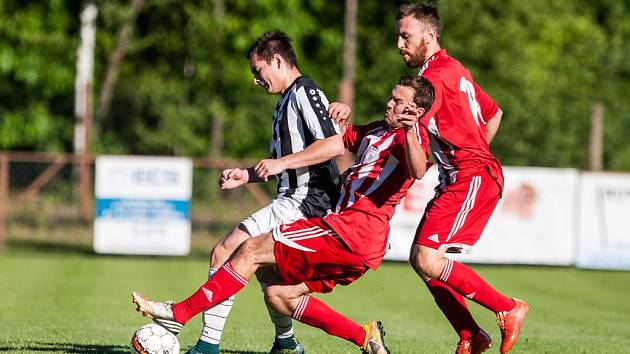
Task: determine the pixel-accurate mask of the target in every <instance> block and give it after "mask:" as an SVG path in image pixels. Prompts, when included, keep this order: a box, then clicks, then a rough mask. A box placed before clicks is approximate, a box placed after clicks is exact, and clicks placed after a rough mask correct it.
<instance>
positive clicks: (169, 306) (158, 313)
mask: <svg viewBox="0 0 630 354" xmlns="http://www.w3.org/2000/svg"><path fill="white" fill-rule="evenodd" d="M131 301H132V302H133V303H134V304H136V311H138V312H141V313H142V315H143V316H145V317H149V318H151V319H152V320H153V322H155V323H157V324H159V325H160V326H162V327H164V328H166V329H167V330H168V331H169V332H171V333H173V334H175V335H177V334H178V333H179V331H181V330H182V327H184V324H183V323H180V322H177V321H176V320H175V316H174V315H173V305H174V304H173V302H172V301H167V302H156V301H151V300H149V299H147V298H146V296H144V295H142V294H141V293H138V292H135V291H134V292H133V293H132V294H131Z"/></svg>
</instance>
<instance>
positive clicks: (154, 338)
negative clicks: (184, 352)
mask: <svg viewBox="0 0 630 354" xmlns="http://www.w3.org/2000/svg"><path fill="white" fill-rule="evenodd" d="M130 346H131V353H132V354H178V353H179V341H178V340H177V337H175V335H174V334H173V333H171V332H169V331H167V330H166V329H164V327H162V326H160V325H157V324H155V323H150V324H147V325H144V326H142V327H140V328H138V330H137V331H136V333H134V334H133V336H132V337H131V345H130Z"/></svg>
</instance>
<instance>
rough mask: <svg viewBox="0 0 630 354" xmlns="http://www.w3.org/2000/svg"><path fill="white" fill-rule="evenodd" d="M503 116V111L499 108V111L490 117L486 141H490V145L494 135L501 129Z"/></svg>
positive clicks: (487, 124)
mask: <svg viewBox="0 0 630 354" xmlns="http://www.w3.org/2000/svg"><path fill="white" fill-rule="evenodd" d="M501 117H503V111H502V110H501V109H499V110H498V111H497V113H496V114H495V115H494V116H492V118H490V119H489V120H488V121H487V123H486V141H488V145H490V142H491V141H492V139H494V136H495V135H496V134H497V131H498V130H499V125H500V124H501Z"/></svg>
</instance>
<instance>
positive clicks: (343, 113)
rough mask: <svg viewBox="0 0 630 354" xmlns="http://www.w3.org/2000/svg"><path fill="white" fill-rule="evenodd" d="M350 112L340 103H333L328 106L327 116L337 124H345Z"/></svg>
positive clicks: (346, 106) (347, 107)
mask: <svg viewBox="0 0 630 354" xmlns="http://www.w3.org/2000/svg"><path fill="white" fill-rule="evenodd" d="M351 112H352V110H351V109H350V107H349V106H348V105H346V104H344V103H341V102H333V103H331V104H330V105H329V106H328V116H329V117H330V118H331V119H332V120H334V121H335V123H337V124H346V122H347V121H348V118H350V113H351Z"/></svg>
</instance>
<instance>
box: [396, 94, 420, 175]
mask: <svg viewBox="0 0 630 354" xmlns="http://www.w3.org/2000/svg"><path fill="white" fill-rule="evenodd" d="M423 114H424V109H422V108H416V105H415V103H413V102H407V103H405V108H403V112H402V113H400V114H399V115H398V122H400V124H402V127H403V129H404V130H405V155H406V156H407V167H408V168H409V174H410V175H411V177H413V178H415V179H421V178H422V177H423V176H424V174H425V172H426V171H427V158H426V154H425V153H424V149H422V145H421V140H420V132H419V131H418V129H424V128H422V127H421V126H420V125H419V124H418V121H419V120H420V117H421V116H422V115H423Z"/></svg>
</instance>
